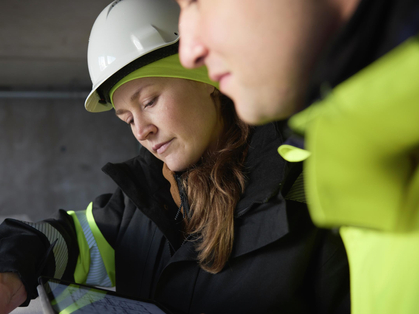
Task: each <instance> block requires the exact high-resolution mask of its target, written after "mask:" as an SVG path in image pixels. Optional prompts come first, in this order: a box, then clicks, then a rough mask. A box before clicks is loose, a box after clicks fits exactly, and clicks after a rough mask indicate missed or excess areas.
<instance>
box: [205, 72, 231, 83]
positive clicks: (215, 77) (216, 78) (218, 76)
mask: <svg viewBox="0 0 419 314" xmlns="http://www.w3.org/2000/svg"><path fill="white" fill-rule="evenodd" d="M229 75H230V73H227V72H226V73H218V74H217V73H215V74H212V73H210V74H209V77H210V79H211V80H212V81H214V82H220V81H221V80H222V79H223V78H224V77H226V76H229Z"/></svg>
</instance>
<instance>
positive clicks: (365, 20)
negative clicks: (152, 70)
mask: <svg viewBox="0 0 419 314" xmlns="http://www.w3.org/2000/svg"><path fill="white" fill-rule="evenodd" d="M178 3H179V5H180V7H181V16H180V35H181V46H180V58H181V61H182V63H183V65H184V66H186V67H189V68H193V67H198V66H200V65H203V64H205V65H207V67H208V69H209V73H210V77H211V78H212V79H213V80H215V81H219V83H220V89H221V91H222V92H224V93H225V94H227V95H228V96H230V97H231V98H232V99H233V100H234V102H235V105H236V108H237V112H238V113H239V115H240V116H241V118H242V119H243V120H245V121H246V122H248V123H251V124H263V123H266V122H269V121H272V120H278V119H287V118H290V117H291V119H290V121H289V124H290V126H291V128H292V129H293V130H294V135H292V136H291V137H290V138H289V140H288V144H290V145H285V146H284V147H280V149H279V151H280V153H281V155H282V156H283V157H284V158H285V159H287V160H289V161H302V160H304V159H305V158H307V156H309V155H310V154H311V156H310V158H308V159H307V161H305V184H306V193H307V198H308V201H309V205H310V212H311V215H312V218H313V220H314V222H315V223H317V224H318V225H320V226H325V227H334V226H343V227H342V228H341V229H340V230H341V235H342V237H343V239H344V241H345V245H346V248H347V251H348V257H349V261H350V265H351V284H352V306H353V307H352V308H353V313H380V314H381V313H417V311H418V309H419V298H417V294H418V293H419V253H418V252H419V251H418V249H417V248H418V247H419V215H418V213H419V170H418V160H419V158H418V156H419V122H418V121H419V100H418V99H419V86H418V84H419V83H418V82H419V39H418V32H419V1H417V0H318V1H313V0H258V1H254V0H197V1H190V0H178ZM295 146H298V147H299V148H300V149H299V148H296V147H295ZM301 148H305V149H307V150H308V151H309V152H306V151H304V150H301Z"/></svg>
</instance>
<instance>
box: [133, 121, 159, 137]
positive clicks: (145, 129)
mask: <svg viewBox="0 0 419 314" xmlns="http://www.w3.org/2000/svg"><path fill="white" fill-rule="evenodd" d="M131 128H132V133H133V134H134V136H135V138H136V139H137V140H138V141H145V140H147V139H148V138H149V137H150V136H151V135H152V134H155V133H157V127H156V126H155V125H154V124H152V123H150V122H147V121H140V120H137V121H135V122H134V123H132V124H131Z"/></svg>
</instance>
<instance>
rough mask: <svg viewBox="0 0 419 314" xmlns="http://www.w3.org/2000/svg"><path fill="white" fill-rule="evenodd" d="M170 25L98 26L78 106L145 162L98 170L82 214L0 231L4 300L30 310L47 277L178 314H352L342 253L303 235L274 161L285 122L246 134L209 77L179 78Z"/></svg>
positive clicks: (129, 13)
mask: <svg viewBox="0 0 419 314" xmlns="http://www.w3.org/2000/svg"><path fill="white" fill-rule="evenodd" d="M177 16H178V8H177V5H176V4H175V3H174V2H173V1H171V0H158V1H157V0H153V1H146V0H142V1H139V0H125V1H115V2H114V3H112V4H111V5H109V6H108V7H107V8H105V10H104V11H103V12H102V13H101V14H100V15H99V17H98V18H97V20H96V22H95V24H94V26H93V29H92V33H91V36H90V42H89V54H88V62H89V71H90V75H91V78H92V81H93V90H92V92H91V93H90V95H89V96H88V98H87V100H86V104H85V106H86V109H87V110H89V111H92V112H100V111H105V110H110V109H112V108H114V109H115V113H116V115H117V116H118V118H120V119H121V120H123V121H124V122H126V123H127V124H128V125H129V126H130V128H131V130H132V132H133V134H134V136H135V137H136V138H137V140H138V141H139V142H140V143H141V145H142V146H141V149H140V154H139V156H137V157H136V158H134V159H132V160H129V161H127V162H124V163H121V164H108V165H106V166H105V167H104V168H103V170H104V171H105V172H106V173H107V174H108V175H109V176H110V177H111V178H112V179H113V180H114V181H115V182H116V183H117V185H118V189H117V190H116V192H115V193H113V194H104V195H101V196H99V197H98V198H96V199H95V200H94V201H93V202H92V203H91V204H90V205H89V207H88V208H87V209H86V210H83V211H77V212H66V211H60V212H59V213H58V215H57V216H56V217H55V219H53V220H45V221H42V222H38V223H22V222H17V221H14V220H6V221H5V222H4V223H3V225H2V226H1V227H0V241H1V242H0V243H2V246H1V247H0V272H2V273H5V274H1V275H0V294H1V293H2V291H3V293H6V292H5V291H8V292H11V293H10V295H14V301H12V303H13V302H14V303H13V306H17V305H19V304H20V303H22V302H24V301H25V299H26V302H25V304H27V303H28V302H29V300H30V299H32V298H35V297H36V289H35V287H36V282H37V281H36V280H37V277H38V276H39V275H49V276H53V277H57V278H63V279H66V280H71V281H76V282H78V283H86V284H89V285H100V286H116V291H117V292H120V293H122V294H125V295H128V296H132V297H138V298H147V299H155V300H157V301H159V302H161V303H163V304H164V305H165V306H166V307H168V308H169V309H171V310H172V311H173V312H175V313H277V312H278V313H279V312H284V313H291V312H292V313H349V283H348V275H349V274H348V265H347V259H346V254H345V251H344V248H343V245H342V242H341V240H340V238H339V237H338V236H337V235H334V234H332V233H330V232H329V231H326V230H319V229H317V228H316V227H314V226H313V225H312V223H311V220H310V218H309V215H308V212H307V207H306V204H305V199H304V194H303V193H302V187H301V185H300V182H301V176H299V174H300V171H298V169H297V168H295V167H290V166H289V165H288V164H287V163H286V162H285V161H284V160H283V159H281V158H280V157H279V156H278V154H277V153H276V152H275V149H274V148H275V147H278V146H279V145H281V144H282V143H283V141H284V137H283V132H284V130H285V124H282V123H275V124H269V125H266V126H262V127H257V128H252V129H251V128H249V127H248V126H247V125H245V124H244V123H243V122H241V121H240V120H239V119H238V118H237V116H236V114H235V111H234V106H233V104H232V103H231V101H230V100H229V99H228V98H226V97H224V96H222V95H221V94H220V93H219V92H218V89H217V85H216V84H215V83H214V82H212V81H210V80H209V79H208V75H207V72H206V69H205V68H200V69H195V70H186V69H184V68H182V66H181V65H180V63H179V58H178V55H177V48H178V45H177V42H178V39H179V37H178V31H177ZM109 132H112V130H109ZM16 248H18V250H16ZM10 273H14V274H10ZM1 282H4V284H3V285H1ZM22 283H23V284H22ZM23 287H24V289H23ZM1 289H3V290H1ZM19 289H20V290H19ZM4 295H6V294H4ZM9 300H10V298H9ZM3 302H4V301H3ZM9 303H10V302H9ZM1 305H2V304H1V303H0V312H1V309H2V307H1ZM11 307H12V306H11ZM11 307H10V308H8V309H11ZM3 309H6V305H3Z"/></svg>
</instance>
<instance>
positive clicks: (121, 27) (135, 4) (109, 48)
mask: <svg viewBox="0 0 419 314" xmlns="http://www.w3.org/2000/svg"><path fill="white" fill-rule="evenodd" d="M178 18H179V6H178V5H177V3H176V2H175V1H173V0H116V1H114V2H112V3H111V4H109V5H108V6H107V7H106V8H105V9H104V10H103V11H102V12H101V13H100V14H99V16H98V17H97V19H96V21H95V23H94V25H93V27H92V31H91V33H90V38H89V46H88V52H87V62H88V66H89V74H90V78H91V80H92V84H93V86H92V91H91V92H90V94H89V95H88V96H87V99H86V102H85V108H86V110H88V111H91V112H101V111H106V110H110V109H111V108H112V104H111V103H110V101H109V99H108V95H106V92H105V93H101V89H102V88H104V87H106V85H108V86H110V87H112V86H111V85H113V84H115V83H116V82H118V81H119V79H121V78H122V77H123V76H125V75H126V74H127V73H129V72H130V71H132V69H131V70H130V69H127V67H133V66H135V67H137V68H138V67H140V66H142V65H146V64H148V63H150V62H154V61H157V60H159V59H161V58H164V57H167V56H168V55H170V54H174V53H177V50H178V47H177V42H178V40H179V31H178ZM164 47H166V48H164ZM142 56H144V57H142ZM140 57H142V58H140ZM139 58H140V59H139ZM134 60H138V61H135V62H134V63H139V64H133V61H134ZM111 77H112V78H111Z"/></svg>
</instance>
